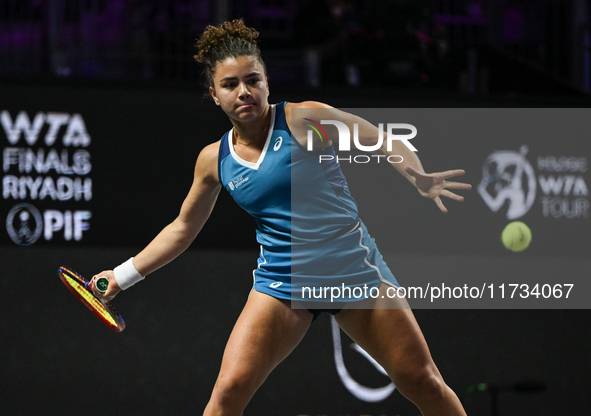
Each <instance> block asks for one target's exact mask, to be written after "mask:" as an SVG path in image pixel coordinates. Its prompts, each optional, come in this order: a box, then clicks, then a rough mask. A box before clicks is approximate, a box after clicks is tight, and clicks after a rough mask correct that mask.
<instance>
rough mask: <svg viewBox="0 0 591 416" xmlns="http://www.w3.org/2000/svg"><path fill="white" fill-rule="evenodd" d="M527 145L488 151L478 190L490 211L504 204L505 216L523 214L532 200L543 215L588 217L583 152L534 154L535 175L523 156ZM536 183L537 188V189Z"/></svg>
mask: <svg viewBox="0 0 591 416" xmlns="http://www.w3.org/2000/svg"><path fill="white" fill-rule="evenodd" d="M528 151H529V149H528V147H527V146H521V148H520V149H519V151H509V150H506V151H498V152H494V153H492V154H491V155H490V156H488V158H487V159H486V161H485V162H484V165H483V167H482V181H481V182H480V184H479V185H478V193H479V194H480V196H481V197H482V199H483V200H484V202H485V203H486V205H487V206H488V207H489V208H490V209H491V211H493V212H497V211H499V210H500V209H501V208H502V207H503V206H505V205H507V214H506V215H507V219H508V220H514V219H517V218H520V217H523V216H524V215H525V214H527V213H528V212H529V211H530V209H531V208H532V206H533V204H534V202H535V201H536V194H537V193H541V196H540V197H539V198H538V202H539V203H540V204H541V207H542V215H543V216H544V217H546V218H555V219H559V218H567V219H575V218H582V219H588V218H589V208H590V206H591V204H590V203H589V200H588V199H587V198H588V196H589V189H588V187H587V183H586V181H585V176H584V174H585V173H587V168H588V161H587V158H586V157H585V156H554V155H549V156H538V157H537V176H536V171H535V170H534V167H533V166H532V164H531V163H530V162H529V160H528V159H527V158H526V156H527V154H528ZM538 185H539V190H538Z"/></svg>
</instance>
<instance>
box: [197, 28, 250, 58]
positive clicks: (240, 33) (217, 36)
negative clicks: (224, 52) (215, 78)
mask: <svg viewBox="0 0 591 416" xmlns="http://www.w3.org/2000/svg"><path fill="white" fill-rule="evenodd" d="M258 37H259V32H257V31H256V30H255V29H253V28H250V27H247V26H246V25H245V24H244V20H242V19H235V20H232V21H231V22H224V23H222V24H221V25H220V26H219V27H216V26H211V25H210V26H207V28H206V29H205V32H203V34H202V35H201V37H200V38H199V40H198V41H197V45H196V46H197V50H198V53H197V54H196V55H195V59H196V60H197V62H205V61H207V60H208V59H209V58H211V56H212V54H214V52H215V49H216V48H217V47H218V46H222V45H224V46H225V44H227V43H232V41H238V42H240V41H242V42H247V43H250V44H251V45H252V46H254V47H255V48H256V47H257V42H256V39H257V38H258Z"/></svg>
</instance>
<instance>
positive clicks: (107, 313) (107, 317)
mask: <svg viewBox="0 0 591 416" xmlns="http://www.w3.org/2000/svg"><path fill="white" fill-rule="evenodd" d="M57 273H58V275H59V277H60V279H61V280H62V282H64V284H65V285H66V286H67V287H68V288H69V289H70V290H71V291H72V293H74V295H76V297H77V298H78V299H80V300H81V301H82V303H84V304H85V305H86V306H87V307H88V309H90V310H91V311H92V312H93V313H94V314H95V315H96V316H98V317H99V319H100V320H101V321H103V322H104V323H105V324H106V325H107V326H108V327H110V328H111V329H112V330H114V331H117V332H121V331H123V330H124V329H125V321H124V320H123V318H122V317H121V315H119V314H118V313H117V312H116V311H115V309H113V307H112V306H111V304H110V303H109V301H108V300H103V299H100V298H97V297H96V296H95V295H94V293H92V290H91V289H90V287H89V283H90V282H89V281H88V280H86V279H85V278H84V277H82V276H80V275H79V274H78V273H76V272H75V271H74V270H72V269H70V268H68V267H65V266H62V267H60V268H59V269H58V271H57ZM105 280H106V279H105ZM100 283H102V282H100ZM107 284H108V281H107ZM97 289H98V290H99V291H102V292H104V291H105V290H106V289H107V287H106V286H103V287H101V286H100V284H98V283H97Z"/></svg>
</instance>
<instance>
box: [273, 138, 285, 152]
mask: <svg viewBox="0 0 591 416" xmlns="http://www.w3.org/2000/svg"><path fill="white" fill-rule="evenodd" d="M282 143H283V137H281V136H279V137H277V138H276V139H275V144H274V145H273V150H274V151H277V150H279V148H280V147H281V144H282Z"/></svg>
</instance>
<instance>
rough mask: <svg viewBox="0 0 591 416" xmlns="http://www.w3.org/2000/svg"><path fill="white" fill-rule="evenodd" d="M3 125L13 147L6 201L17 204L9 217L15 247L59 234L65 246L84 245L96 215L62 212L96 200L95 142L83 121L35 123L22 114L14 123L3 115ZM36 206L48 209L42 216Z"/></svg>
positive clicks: (43, 118)
mask: <svg viewBox="0 0 591 416" xmlns="http://www.w3.org/2000/svg"><path fill="white" fill-rule="evenodd" d="M0 124H2V128H3V130H4V133H5V136H6V141H7V144H8V146H6V147H4V149H3V152H2V169H3V177H2V199H3V200H4V201H16V202H17V204H16V205H14V206H13V207H12V208H11V209H10V211H9V212H8V215H7V217H6V231H7V232H8V235H9V236H10V238H11V239H12V241H14V242H15V243H16V244H19V245H24V246H27V245H31V244H33V243H35V242H36V241H37V240H38V239H39V238H41V237H43V238H44V239H45V240H46V241H50V240H52V239H54V237H55V236H56V235H58V234H59V235H62V236H63V239H64V240H65V241H71V240H74V241H80V240H82V238H83V232H84V231H86V230H88V229H89V227H90V225H89V222H88V220H89V219H90V218H91V212H90V211H88V210H85V209H75V210H73V209H63V208H62V207H63V205H62V204H63V203H70V202H75V203H76V204H77V205H78V204H79V203H81V202H84V201H90V200H91V199H92V179H91V178H90V177H89V176H88V175H89V174H90V172H91V170H92V165H91V163H90V152H89V151H88V150H86V149H87V148H88V146H89V145H90V142H91V139H90V135H89V134H88V132H87V131H86V125H85V123H84V119H83V118H82V116H81V115H80V114H68V113H57V112H48V113H43V112H38V113H37V114H36V115H35V116H34V117H33V118H32V119H31V118H30V117H29V115H28V114H27V113H26V112H25V111H20V112H19V113H18V114H17V115H16V117H14V118H13V117H12V116H11V115H10V113H9V112H8V111H2V112H0ZM34 204H35V205H37V204H41V205H45V206H46V208H47V209H44V210H43V211H42V212H41V211H40V210H39V209H38V208H37V207H36V206H35V205H34ZM58 204H59V205H61V206H58ZM48 205H53V206H51V208H50V207H49V206H48ZM70 205H71V204H69V206H70ZM56 208H59V209H56Z"/></svg>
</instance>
